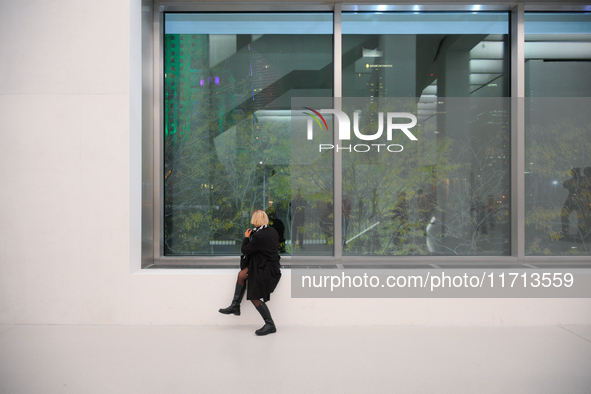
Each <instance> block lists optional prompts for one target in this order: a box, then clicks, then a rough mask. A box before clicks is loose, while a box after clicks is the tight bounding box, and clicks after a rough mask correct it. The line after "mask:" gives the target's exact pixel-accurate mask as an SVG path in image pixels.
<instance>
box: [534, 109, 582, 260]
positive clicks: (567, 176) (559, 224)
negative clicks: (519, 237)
mask: <svg viewBox="0 0 591 394" xmlns="http://www.w3.org/2000/svg"><path fill="white" fill-rule="evenodd" d="M526 135H527V138H526V144H527V145H526V151H525V154H526V216H525V223H526V253H528V254H547V255H552V254H581V253H582V254H588V253H589V247H590V245H589V240H590V234H591V210H590V208H591V207H590V205H589V204H590V203H591V198H590V197H591V191H590V189H589V179H591V178H589V175H591V168H590V169H588V170H587V173H588V174H589V175H586V174H585V168H587V167H590V166H591V126H589V125H588V124H587V123H586V121H585V119H565V118H560V120H559V121H555V122H553V123H551V124H548V125H544V126H540V125H538V126H530V127H528V128H527V131H526Z"/></svg>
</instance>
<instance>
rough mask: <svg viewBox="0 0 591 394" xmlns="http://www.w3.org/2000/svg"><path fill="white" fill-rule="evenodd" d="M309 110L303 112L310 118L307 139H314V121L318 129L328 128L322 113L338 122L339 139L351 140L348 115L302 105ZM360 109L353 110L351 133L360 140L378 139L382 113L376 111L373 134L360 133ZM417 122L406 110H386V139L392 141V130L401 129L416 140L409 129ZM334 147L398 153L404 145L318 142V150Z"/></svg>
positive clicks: (347, 149)
mask: <svg viewBox="0 0 591 394" xmlns="http://www.w3.org/2000/svg"><path fill="white" fill-rule="evenodd" d="M304 109H307V110H309V111H311V112H312V113H309V112H304V113H305V114H306V115H308V116H309V117H310V118H311V119H308V128H307V138H308V140H310V141H311V140H313V139H314V122H313V120H315V121H316V123H317V124H318V126H319V127H320V130H323V129H326V130H328V125H327V123H326V120H325V119H324V117H323V116H322V114H332V115H334V117H335V118H336V120H337V123H338V133H339V134H338V136H339V140H340V141H347V140H351V121H350V119H349V116H348V115H347V114H346V113H344V112H343V111H340V110H337V109H321V110H319V111H316V110H314V109H312V108H309V107H304ZM360 113H361V111H355V112H354V113H353V133H355V137H357V138H358V139H360V140H362V141H376V140H378V139H379V138H380V137H381V136H382V134H383V133H384V113H383V112H378V130H377V131H376V132H375V133H374V134H362V133H361V131H359V116H360ZM395 119H396V121H397V122H398V121H399V119H410V122H407V123H394V122H395ZM416 124H417V118H416V116H414V115H413V114H411V113H407V112H387V113H386V139H387V140H388V141H392V135H393V132H394V130H400V131H402V132H403V133H404V134H405V135H406V136H407V137H408V138H409V139H410V140H411V141H417V137H415V136H414V135H413V134H412V133H411V132H410V130H409V129H411V128H413V127H414V126H416ZM331 149H335V150H336V151H337V152H339V151H348V152H357V153H366V152H369V151H372V150H375V151H377V152H380V151H382V150H385V151H388V152H391V153H398V152H402V150H403V149H404V147H403V146H402V145H400V144H378V143H372V144H355V145H348V146H345V145H339V144H336V145H333V144H319V145H318V151H319V152H322V151H323V150H331Z"/></svg>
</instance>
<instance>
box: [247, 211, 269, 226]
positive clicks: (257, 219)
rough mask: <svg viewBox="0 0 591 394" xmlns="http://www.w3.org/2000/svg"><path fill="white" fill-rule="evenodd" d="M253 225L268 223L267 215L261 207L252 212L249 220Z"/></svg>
mask: <svg viewBox="0 0 591 394" xmlns="http://www.w3.org/2000/svg"><path fill="white" fill-rule="evenodd" d="M250 222H251V223H252V224H254V225H255V227H260V226H264V225H265V224H269V217H268V216H267V214H266V213H265V211H263V210H262V209H259V210H258V211H254V212H253V214H252V219H251V220H250Z"/></svg>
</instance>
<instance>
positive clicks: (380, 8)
mask: <svg viewBox="0 0 591 394" xmlns="http://www.w3.org/2000/svg"><path fill="white" fill-rule="evenodd" d="M378 11H386V6H385V5H379V6H378Z"/></svg>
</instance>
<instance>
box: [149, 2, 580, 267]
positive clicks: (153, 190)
mask: <svg viewBox="0 0 591 394" xmlns="http://www.w3.org/2000/svg"><path fill="white" fill-rule="evenodd" d="M146 3H147V4H148V5H146ZM344 11H369V12H371V11H374V12H379V11H401V12H404V11H406V12H408V11H415V12H416V11H454V12H470V11H472V12H474V11H497V12H498V11H506V12H508V13H509V42H510V51H509V54H510V59H509V61H510V64H511V68H510V70H511V73H510V90H511V98H512V110H511V161H510V174H511V175H510V176H511V206H510V221H511V255H510V256H365V255H363V256H343V253H342V245H341V242H335V243H334V254H333V256H301V257H300V256H298V257H297V262H296V261H292V257H291V256H282V264H283V265H284V266H285V267H290V266H292V265H298V266H299V265H304V266H307V267H318V268H320V267H322V268H327V267H333V268H334V267H336V268H344V267H347V266H348V265H356V266H359V265H360V264H363V263H367V260H368V259H369V260H371V266H372V267H374V266H383V267H395V266H397V265H409V264H411V265H425V264H428V265H431V266H433V267H435V268H437V267H445V266H446V265H449V264H453V265H455V266H457V265H458V264H459V265H465V266H466V267H485V266H491V267H499V268H505V267H511V268H531V267H549V266H552V265H556V264H560V263H569V264H581V265H588V264H589V263H591V256H526V255H525V231H524V229H525V226H524V224H525V182H524V181H525V177H524V168H525V163H524V158H525V140H524V134H525V133H524V130H525V110H524V97H525V73H524V69H525V67H524V63H525V59H524V41H525V35H524V14H525V12H526V11H527V12H530V11H540V12H561V11H562V12H585V11H587V10H586V9H585V5H584V4H580V3H579V4H577V3H572V4H560V5H550V4H525V2H518V3H496V2H495V3H493V2H485V3H484V4H483V3H481V4H480V5H473V4H469V3H467V2H466V4H460V5H457V4H456V5H451V4H427V5H408V4H395V3H392V4H388V5H367V4H363V5H355V4H308V3H305V2H295V3H249V4H243V3H190V2H188V3H178V2H165V1H159V2H154V3H150V2H147V1H144V6H143V22H142V69H143V83H142V97H143V99H142V185H143V187H142V264H141V266H142V269H149V268H236V267H238V265H239V261H238V258H237V256H165V255H164V248H163V243H164V228H163V223H164V207H163V201H164V188H163V181H162V173H163V165H164V163H163V160H162V156H163V148H164V143H163V142H164V140H163V135H164V133H163V132H162V130H163V125H164V97H163V93H164V14H165V13H167V12H216V13H223V12H332V13H333V23H334V25H333V26H334V31H333V48H334V50H333V65H334V82H333V87H334V88H333V91H334V97H335V98H338V97H342V47H341V44H342V35H341V14H342V12H344ZM587 12H588V11H587ZM336 138H337V136H336V135H335V143H336ZM333 171H334V178H333V179H334V196H333V198H334V212H335V221H334V239H335V240H336V239H341V238H342V221H341V220H339V218H340V212H341V210H342V195H343V185H342V158H341V154H340V152H339V153H335V154H334V165H333ZM534 264H535V265H534Z"/></svg>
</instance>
